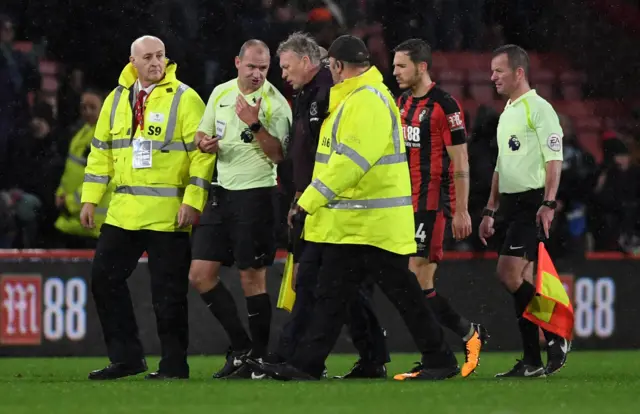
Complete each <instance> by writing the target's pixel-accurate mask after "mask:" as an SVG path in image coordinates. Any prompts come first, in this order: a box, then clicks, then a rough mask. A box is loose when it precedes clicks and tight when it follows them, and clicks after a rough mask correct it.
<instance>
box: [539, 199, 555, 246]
mask: <svg viewBox="0 0 640 414" xmlns="http://www.w3.org/2000/svg"><path fill="white" fill-rule="evenodd" d="M553 215H554V211H553V209H552V208H550V207H547V206H540V208H539V209H538V213H537V214H536V223H537V224H538V226H540V225H542V230H544V236H545V237H546V238H547V239H548V238H549V229H550V228H551V222H552V221H553Z"/></svg>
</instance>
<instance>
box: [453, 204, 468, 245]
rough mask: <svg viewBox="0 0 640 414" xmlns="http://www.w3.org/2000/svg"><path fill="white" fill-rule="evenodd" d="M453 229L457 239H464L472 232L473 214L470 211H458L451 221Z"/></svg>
mask: <svg viewBox="0 0 640 414" xmlns="http://www.w3.org/2000/svg"><path fill="white" fill-rule="evenodd" d="M451 230H452V231H453V237H454V238H455V239H456V240H463V239H466V238H467V237H469V235H470V234H471V216H469V212H468V211H456V212H455V213H454V215H453V220H452V221H451Z"/></svg>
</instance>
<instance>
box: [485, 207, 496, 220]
mask: <svg viewBox="0 0 640 414" xmlns="http://www.w3.org/2000/svg"><path fill="white" fill-rule="evenodd" d="M495 215H496V212H495V211H494V210H491V209H490V208H487V207H485V208H484V210H482V216H483V217H484V216H489V217H491V218H493V217H494V216H495Z"/></svg>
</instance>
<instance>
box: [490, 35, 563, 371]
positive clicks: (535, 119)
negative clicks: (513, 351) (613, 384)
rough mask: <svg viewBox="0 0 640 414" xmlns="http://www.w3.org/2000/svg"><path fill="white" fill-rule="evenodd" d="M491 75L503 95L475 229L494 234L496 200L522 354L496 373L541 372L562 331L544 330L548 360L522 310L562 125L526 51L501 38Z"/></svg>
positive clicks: (552, 192) (550, 206)
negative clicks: (494, 156) (537, 84)
mask: <svg viewBox="0 0 640 414" xmlns="http://www.w3.org/2000/svg"><path fill="white" fill-rule="evenodd" d="M491 72H492V75H491V80H492V81H493V82H494V83H495V85H496V89H497V91H498V93H499V94H501V95H503V96H505V97H507V98H509V100H508V101H507V104H506V106H505V108H504V111H503V112H502V115H500V121H499V123H498V133H497V139H498V161H497V165H496V169H495V172H494V173H493V180H492V182H491V194H490V196H489V202H488V203H487V206H486V208H485V209H484V212H483V216H484V217H483V218H482V223H481V224H480V229H479V236H480V239H481V240H482V242H483V243H484V244H485V245H486V244H487V242H486V239H487V238H488V237H490V236H492V235H493V234H494V229H493V222H494V219H493V217H494V214H495V212H496V210H497V209H498V207H499V208H500V212H501V214H502V216H503V217H504V221H505V224H506V226H507V232H506V237H505V240H504V243H503V245H502V248H501V250H500V256H499V258H498V277H499V278H500V281H501V282H502V284H503V285H504V286H505V287H506V288H507V290H508V291H509V292H510V293H511V294H512V295H513V299H514V302H515V308H516V317H517V318H518V325H519V328H520V334H521V336H522V343H523V348H524V358H523V359H522V360H521V361H518V363H517V364H516V365H515V366H514V367H513V368H512V369H511V370H509V371H507V372H505V373H501V374H497V375H496V377H530V378H534V377H544V376H546V375H550V374H553V373H554V372H557V371H558V370H559V369H560V368H562V366H563V365H564V363H565V361H566V357H567V352H568V348H569V344H568V342H567V340H566V339H564V338H561V337H559V336H557V335H555V334H552V333H549V332H546V331H545V332H544V334H545V337H546V339H547V342H548V344H549V346H548V349H547V357H548V358H547V365H546V366H543V364H542V358H541V357H540V344H539V339H538V326H537V325H535V324H534V323H533V322H531V321H529V320H527V319H525V318H523V317H522V314H523V312H524V311H525V309H526V307H527V305H528V304H529V302H530V301H531V299H532V298H533V297H534V295H535V287H534V285H533V268H534V262H535V261H536V260H537V249H538V242H539V238H542V233H544V238H547V239H548V238H549V228H550V226H551V222H552V221H553V216H554V210H555V208H556V201H555V198H556V193H557V191H558V185H559V184H560V173H561V171H562V161H563V158H562V128H561V127H560V122H559V120H558V115H557V114H556V112H555V111H554V109H553V107H552V106H551V104H549V102H547V101H546V100H545V99H544V98H542V97H540V96H538V94H537V93H536V91H535V89H531V87H530V86H529V81H528V76H529V56H528V55H527V52H525V51H524V50H523V49H522V48H521V47H519V46H516V45H505V46H502V47H500V48H498V49H496V50H495V51H494V54H493V59H492V61H491Z"/></svg>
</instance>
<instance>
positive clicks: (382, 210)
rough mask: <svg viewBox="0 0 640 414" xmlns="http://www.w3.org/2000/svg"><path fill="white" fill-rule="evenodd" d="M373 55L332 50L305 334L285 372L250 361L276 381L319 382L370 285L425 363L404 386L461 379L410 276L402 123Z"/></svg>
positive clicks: (350, 41) (303, 200)
mask: <svg viewBox="0 0 640 414" xmlns="http://www.w3.org/2000/svg"><path fill="white" fill-rule="evenodd" d="M369 59H370V58H369V52H368V50H367V48H366V46H365V45H364V43H363V42H362V40H360V39H358V38H357V37H354V36H349V35H345V36H341V37H339V38H338V39H336V40H335V41H334V43H333V44H332V45H331V48H330V49H329V61H330V69H331V73H332V76H333V79H334V82H335V86H334V87H333V88H331V92H330V97H329V113H330V114H329V116H328V117H327V119H326V120H325V121H324V123H323V125H322V129H321V131H320V139H319V142H318V150H317V153H316V164H315V167H314V171H313V181H312V182H311V185H310V186H309V187H307V189H306V190H305V191H304V193H303V194H302V196H301V197H300V200H298V206H299V207H300V208H301V209H303V210H304V211H306V212H307V213H308V217H307V218H306V221H305V226H304V239H305V240H306V241H308V242H310V243H316V244H318V245H320V248H321V249H322V253H321V255H322V258H321V262H322V267H321V269H320V273H319V275H318V285H317V287H316V295H317V302H316V306H315V308H314V311H313V316H312V319H311V322H310V326H309V328H308V329H307V333H306V336H305V337H304V338H303V339H302V341H301V342H300V344H299V345H298V347H297V348H296V351H295V353H294V355H293V356H292V357H291V358H290V359H289V361H288V362H287V363H284V364H268V363H261V362H259V361H255V360H251V361H250V363H251V364H252V365H254V366H255V368H256V369H257V370H261V371H262V372H263V373H265V374H267V375H269V376H271V377H274V378H276V379H294V380H295V379H297V380H303V379H318V378H320V376H321V374H322V369H323V366H324V362H325V360H326V358H327V356H328V355H329V353H330V352H331V349H332V348H333V346H334V345H335V343H336V340H337V339H338V336H339V334H340V330H341V328H342V325H343V323H344V321H345V316H346V315H345V314H346V311H347V304H348V303H349V301H351V300H353V297H354V296H355V295H356V294H358V289H359V286H360V285H361V284H362V282H363V280H364V279H365V278H366V277H367V275H371V276H372V277H373V279H374V280H375V281H376V282H377V283H378V285H379V286H380V288H381V289H382V291H383V292H384V293H385V294H386V295H387V297H388V298H389V300H390V301H391V302H392V303H393V304H394V305H395V307H396V308H397V309H398V311H399V312H400V313H401V315H402V317H403V319H404V321H405V323H406V325H407V327H408V328H409V331H410V332H411V335H412V336H413V338H414V340H415V342H416V345H417V346H418V349H419V350H420V351H421V353H422V363H421V364H420V365H419V366H418V367H416V368H414V369H413V370H412V372H409V373H407V374H405V375H403V376H402V378H403V379H426V380H441V379H446V378H449V377H452V376H454V375H456V374H457V373H458V372H459V368H458V366H457V362H456V359H455V356H454V355H453V353H452V352H451V350H450V349H449V347H448V346H447V344H446V342H444V340H443V333H442V328H441V327H440V325H439V324H438V322H437V320H436V319H435V315H434V313H433V312H432V311H431V310H430V308H429V307H428V306H427V303H426V301H425V299H424V295H423V294H422V290H421V289H420V286H419V284H418V282H417V280H416V277H415V275H413V273H411V272H410V271H409V267H408V266H409V256H408V255H409V254H411V253H413V252H415V251H416V243H415V241H414V223H413V207H412V204H411V183H410V178H409V169H408V165H407V161H406V156H405V146H404V142H403V139H402V130H401V122H400V113H399V111H398V107H397V106H396V105H395V103H394V99H393V97H392V96H391V93H390V92H389V91H388V89H387V88H386V86H385V85H384V83H383V82H382V75H381V74H380V72H379V71H378V70H377V69H376V68H375V67H371V66H370V64H369Z"/></svg>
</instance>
